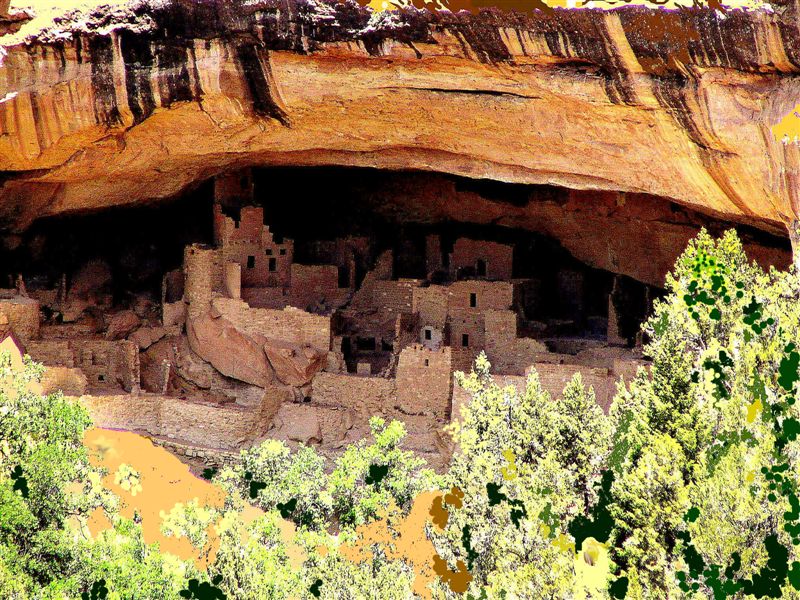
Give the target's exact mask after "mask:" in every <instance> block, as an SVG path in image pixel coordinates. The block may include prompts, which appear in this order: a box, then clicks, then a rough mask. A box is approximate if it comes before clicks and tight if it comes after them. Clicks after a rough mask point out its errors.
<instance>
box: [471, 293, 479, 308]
mask: <svg viewBox="0 0 800 600" xmlns="http://www.w3.org/2000/svg"><path fill="white" fill-rule="evenodd" d="M469 306H470V308H475V307H476V306H478V294H470V295H469Z"/></svg>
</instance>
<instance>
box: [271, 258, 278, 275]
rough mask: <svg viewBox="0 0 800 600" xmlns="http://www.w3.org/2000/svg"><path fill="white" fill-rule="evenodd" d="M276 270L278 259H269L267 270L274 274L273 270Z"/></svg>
mask: <svg viewBox="0 0 800 600" xmlns="http://www.w3.org/2000/svg"><path fill="white" fill-rule="evenodd" d="M277 268H278V259H276V258H270V259H269V270H270V271H273V272H274V271H275V269H277Z"/></svg>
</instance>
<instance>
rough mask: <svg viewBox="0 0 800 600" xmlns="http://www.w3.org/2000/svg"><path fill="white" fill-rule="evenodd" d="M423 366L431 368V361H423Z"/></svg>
mask: <svg viewBox="0 0 800 600" xmlns="http://www.w3.org/2000/svg"><path fill="white" fill-rule="evenodd" d="M425 366H426V367H430V366H431V361H430V360H428V359H427V358H426V359H425Z"/></svg>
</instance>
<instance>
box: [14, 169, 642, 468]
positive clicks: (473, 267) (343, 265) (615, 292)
mask: <svg viewBox="0 0 800 600" xmlns="http://www.w3.org/2000/svg"><path fill="white" fill-rule="evenodd" d="M212 193H213V202H212V203H211V205H210V209H211V210H210V214H207V215H206V218H207V219H209V220H210V221H211V230H212V239H211V240H209V243H202V242H195V243H190V244H187V245H186V246H185V248H184V250H183V257H182V259H183V260H182V266H181V267H180V268H178V269H174V270H170V271H167V272H164V273H162V274H161V277H160V280H161V285H160V288H161V289H160V298H158V299H157V300H156V301H153V302H150V303H148V302H147V300H146V299H145V298H142V297H136V298H134V299H133V300H132V301H128V302H127V303H122V304H126V305H124V306H123V305H122V304H121V303H120V302H118V301H116V300H115V298H114V295H115V294H114V286H113V276H112V273H111V272H110V270H109V267H108V266H107V265H105V264H104V263H103V262H102V261H97V260H93V261H88V262H86V263H85V264H83V265H82V266H81V267H80V268H79V269H78V270H77V271H76V272H74V273H72V274H70V275H69V276H67V274H64V275H62V276H61V277H60V278H59V280H58V285H57V286H56V287H47V286H42V285H36V281H35V280H36V278H35V277H34V278H33V279H29V284H26V283H25V282H26V275H25V274H24V273H23V274H19V275H17V276H16V279H15V281H16V284H15V287H14V288H8V289H3V290H0V317H2V318H4V319H6V320H7V321H8V324H9V326H8V327H9V328H10V330H11V331H13V332H14V334H15V339H16V340H18V342H19V344H20V346H21V348H22V351H24V352H26V353H28V354H29V355H30V356H31V357H32V358H33V359H34V360H36V361H40V362H42V363H43V364H44V365H45V366H46V371H45V375H44V378H43V387H44V390H45V391H47V392H51V391H56V390H63V392H64V393H65V394H67V395H72V396H76V397H79V398H80V401H81V402H82V403H83V404H84V405H85V406H87V407H88V409H89V410H90V413H91V414H92V416H93V418H94V419H95V420H96V422H97V423H98V424H99V425H102V426H106V427H114V428H122V429H130V430H134V431H137V432H141V433H144V434H146V435H149V436H152V437H153V438H154V439H156V440H159V441H161V443H163V444H165V445H167V446H168V447H170V448H172V449H174V450H178V451H179V452H183V453H186V454H188V455H189V456H200V457H204V458H205V459H206V460H208V461H209V462H214V461H218V460H220V457H221V456H224V455H225V454H226V453H232V452H236V451H237V450H238V449H240V448H243V447H245V446H247V445H250V444H252V443H254V442H256V441H258V440H261V439H264V438H266V437H274V438H278V439H283V440H286V441H288V442H290V443H292V444H296V443H304V444H315V445H317V446H319V447H320V449H321V450H322V451H323V452H329V453H335V452H336V451H337V450H338V449H339V448H341V447H343V446H344V445H345V444H346V443H349V442H352V441H355V440H357V439H359V438H361V437H363V436H364V435H366V433H367V432H368V427H369V426H368V420H369V418H370V417H371V416H373V415H379V416H383V417H385V418H397V419H400V420H402V421H404V422H405V423H406V424H407V427H408V429H409V432H410V437H409V444H410V446H411V447H413V448H414V449H415V450H416V451H418V452H420V453H421V454H423V455H426V456H427V457H428V458H429V460H430V461H431V462H432V463H433V464H435V465H439V466H441V465H443V464H444V463H445V462H446V460H447V458H448V453H449V451H450V450H451V443H450V440H449V437H448V436H447V434H446V433H445V432H444V427H445V426H446V425H447V424H448V423H449V422H450V421H451V420H452V419H454V418H457V417H458V415H459V414H460V409H461V406H463V403H464V402H465V396H464V392H463V390H460V388H459V386H458V385H457V383H456V381H455V377H454V374H455V373H456V372H457V371H465V372H468V371H469V370H470V368H471V365H472V364H473V362H474V360H475V358H476V357H477V356H478V354H479V353H480V352H482V351H484V352H485V353H486V355H487V357H488V358H489V360H490V361H491V363H492V365H493V370H494V372H495V374H496V376H497V377H498V378H499V379H500V380H502V381H504V382H505V383H508V384H512V385H518V386H523V385H524V381H525V378H526V376H527V374H528V373H529V372H530V370H531V369H536V370H537V371H538V372H539V374H540V377H541V380H542V383H543V386H544V388H545V389H547V390H548V391H549V392H550V393H551V395H552V396H553V397H554V398H556V397H558V396H559V395H560V393H561V391H562V389H563V387H564V385H565V383H566V382H567V381H568V380H569V378H570V377H571V376H572V374H573V373H575V372H576V371H580V372H581V373H582V375H583V377H584V381H585V382H586V383H587V384H588V385H591V386H592V387H593V389H594V391H595V394H596V398H597V401H598V403H599V404H600V405H601V406H602V407H603V408H604V409H607V408H608V405H609V403H610V400H611V397H612V395H613V393H614V390H615V382H616V380H617V379H619V377H620V376H627V377H630V376H631V375H632V374H633V373H634V372H635V370H636V368H637V367H638V366H639V365H641V364H643V361H642V360H641V358H640V356H639V351H638V348H637V345H638V344H639V343H640V342H641V338H640V337H637V336H636V335H635V332H636V329H637V327H631V326H630V325H628V326H627V328H626V329H625V330H623V328H621V327H620V322H621V320H620V319H619V318H618V316H617V311H618V310H623V311H624V310H628V307H629V304H630V303H629V302H626V301H625V300H624V298H623V295H621V294H620V293H619V290H620V289H621V288H622V287H623V283H622V280H621V279H620V278H619V277H617V276H613V275H609V278H608V282H607V284H606V288H607V291H606V292H603V291H600V290H591V289H589V287H588V286H589V284H590V283H591V282H590V281H588V280H587V275H586V273H584V272H581V271H579V270H559V271H558V273H557V276H556V277H555V280H554V282H555V288H556V289H551V290H543V289H542V288H543V285H542V283H543V282H542V281H540V280H539V279H537V278H535V277H531V276H525V275H524V274H520V273H515V258H514V255H515V246H514V244H512V243H502V242H498V241H495V240H490V239H481V238H478V237H468V236H466V235H463V236H462V235H456V234H454V233H453V231H452V230H447V228H444V229H443V228H441V227H438V228H437V227H435V226H432V227H428V228H425V230H424V231H423V230H420V231H418V232H416V233H415V234H413V235H410V236H409V235H404V236H402V237H401V238H399V241H400V243H399V244H395V245H394V246H393V247H388V248H387V247H386V245H385V244H381V241H380V240H379V239H377V237H376V236H372V237H370V236H362V235H347V236H343V237H335V238H333V239H308V238H306V239H304V240H303V241H302V243H300V242H297V241H295V240H293V239H290V238H288V237H281V236H279V235H277V234H276V233H275V232H274V231H273V230H272V228H271V225H270V224H269V223H267V222H265V206H264V205H263V203H262V202H261V199H260V198H258V196H257V194H256V191H255V185H254V183H253V173H252V171H251V170H250V169H244V170H237V171H234V172H231V173H228V174H226V175H223V176H219V177H217V178H215V180H214V182H213V192H212ZM412 242H413V243H412ZM409 244H410V246H409ZM409 248H410V249H409ZM414 248H416V249H419V250H421V253H422V254H421V255H418V253H417V252H416V251H415V249H414ZM298 254H299V255H300V256H303V257H305V259H306V260H304V261H303V262H301V261H299V260H298ZM413 268H416V269H417V271H416V273H414V275H416V276H414V277H411V276H404V275H409V274H410V273H409V271H410V270H413ZM627 285H628V287H631V284H630V283H628V284H627ZM654 289H655V288H651V287H649V286H647V285H643V284H638V286H636V290H637V291H638V293H639V295H640V296H641V298H640V300H641V301H642V302H645V303H646V302H648V301H649V300H648V298H649V296H650V294H651V293H653V290H654ZM596 292H597V293H599V295H600V296H602V297H600V298H599V299H598V298H596V297H594V296H597V293H596ZM544 294H551V295H555V296H556V298H557V304H558V305H559V311H558V313H557V316H558V318H555V317H554V316H553V314H550V315H548V314H545V313H543V312H542V311H541V310H539V307H540V306H541V305H544V304H542V303H541V302H540V299H541V297H542V296H543V295H544ZM589 298H591V301H590V302H589V304H591V305H592V307H589V306H588V304H587V299H589ZM646 308H647V307H646V306H645V307H644V308H643V309H641V310H640V311H639V313H638V315H639V316H638V317H637V318H638V319H639V321H640V320H641V317H643V316H644V314H645V312H646ZM598 309H599V310H598ZM593 311H594V313H593ZM604 311H607V312H604ZM639 321H636V326H638V322H639Z"/></svg>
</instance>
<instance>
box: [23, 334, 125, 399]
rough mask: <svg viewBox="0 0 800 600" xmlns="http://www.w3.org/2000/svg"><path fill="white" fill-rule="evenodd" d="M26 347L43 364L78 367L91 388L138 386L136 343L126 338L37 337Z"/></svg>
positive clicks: (32, 356)
mask: <svg viewBox="0 0 800 600" xmlns="http://www.w3.org/2000/svg"><path fill="white" fill-rule="evenodd" d="M26 349H27V351H28V354H30V356H31V358H33V359H34V360H36V361H38V362H41V363H43V364H44V365H45V366H53V367H68V368H73V367H77V368H79V369H80V370H81V371H83V373H84V374H85V375H86V378H87V380H88V385H89V387H90V388H113V387H117V386H119V387H121V388H122V389H124V390H125V391H128V392H129V391H132V390H135V389H137V388H138V387H139V376H140V372H139V347H138V346H137V345H136V344H135V343H133V342H130V341H128V340H119V341H108V340H93V339H88V340H87V339H83V340H82V339H73V340H38V341H33V342H30V343H29V344H28V347H27V348H26Z"/></svg>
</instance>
